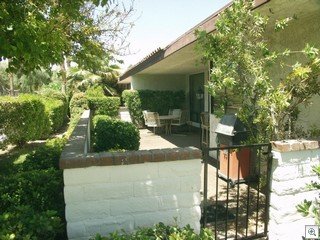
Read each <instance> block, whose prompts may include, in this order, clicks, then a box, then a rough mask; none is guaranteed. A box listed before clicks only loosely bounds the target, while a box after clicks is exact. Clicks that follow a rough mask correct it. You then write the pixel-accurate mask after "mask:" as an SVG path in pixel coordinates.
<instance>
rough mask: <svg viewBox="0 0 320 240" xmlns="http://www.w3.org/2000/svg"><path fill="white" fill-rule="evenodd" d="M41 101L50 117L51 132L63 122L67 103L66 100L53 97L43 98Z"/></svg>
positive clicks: (59, 127)
mask: <svg viewBox="0 0 320 240" xmlns="http://www.w3.org/2000/svg"><path fill="white" fill-rule="evenodd" d="M42 101H43V103H44V105H45V109H46V113H47V114H48V117H49V119H50V127H51V132H56V131H58V130H59V129H61V127H62V126H63V125H64V123H65V120H66V117H67V113H68V105H67V103H66V102H63V101H61V100H58V99H54V98H44V99H42Z"/></svg>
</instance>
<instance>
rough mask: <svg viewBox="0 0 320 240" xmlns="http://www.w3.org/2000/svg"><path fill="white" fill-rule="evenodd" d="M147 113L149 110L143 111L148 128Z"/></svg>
mask: <svg viewBox="0 0 320 240" xmlns="http://www.w3.org/2000/svg"><path fill="white" fill-rule="evenodd" d="M147 113H148V110H143V111H142V114H143V119H144V125H146V126H148V118H147Z"/></svg>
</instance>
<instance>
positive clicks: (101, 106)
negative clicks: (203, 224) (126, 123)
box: [88, 97, 120, 117]
mask: <svg viewBox="0 0 320 240" xmlns="http://www.w3.org/2000/svg"><path fill="white" fill-rule="evenodd" d="M88 105H89V108H90V110H92V111H93V115H108V116H110V117H117V116H118V112H119V106H120V98H119V97H88Z"/></svg>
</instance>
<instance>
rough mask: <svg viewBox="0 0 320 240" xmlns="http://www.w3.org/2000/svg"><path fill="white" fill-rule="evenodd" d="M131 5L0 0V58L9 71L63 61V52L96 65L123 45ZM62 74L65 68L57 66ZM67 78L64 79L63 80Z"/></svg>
mask: <svg viewBox="0 0 320 240" xmlns="http://www.w3.org/2000/svg"><path fill="white" fill-rule="evenodd" d="M132 11H133V7H132V5H130V6H129V7H125V6H124V5H121V4H119V3H118V2H117V0H84V1H82V0H75V1H67V0H60V1H56V0H48V1H42V0H32V1H29V0H17V1H12V0H3V1H1V3H0V16H1V18H0V31H1V33H2V34H1V35H0V57H1V59H2V60H3V59H8V60H9V66H8V71H9V72H12V73H18V72H22V73H24V74H26V73H30V72H31V71H33V70H34V69H40V68H42V67H43V68H51V66H52V64H58V65H62V66H63V68H62V70H63V69H66V68H65V65H64V64H63V63H64V62H65V59H66V57H71V58H70V60H72V61H74V62H76V63H77V64H78V65H79V66H86V69H89V70H96V69H98V68H99V66H100V65H101V64H102V63H103V61H105V60H107V61H108V62H110V61H114V60H118V59H116V56H118V55H121V53H123V51H125V49H126V47H127V46H128V45H127V43H126V36H127V35H128V34H129V32H130V30H131V27H132V24H131V22H129V20H128V19H129V18H130V14H131V13H132ZM61 74H62V78H63V76H64V74H65V71H62V73H61ZM64 80H66V79H64Z"/></svg>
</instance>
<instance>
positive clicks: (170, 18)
mask: <svg viewBox="0 0 320 240" xmlns="http://www.w3.org/2000/svg"><path fill="white" fill-rule="evenodd" d="M127 1H128V0H123V2H127ZM229 2H230V0H135V4H134V8H135V9H136V11H135V16H134V17H133V18H134V19H137V20H136V21H135V23H134V24H135V26H134V27H133V29H132V30H131V34H130V36H129V38H128V41H129V42H130V50H131V52H133V53H135V54H134V55H130V56H126V57H123V58H122V59H123V60H124V61H125V63H124V66H123V68H124V70H125V69H126V68H127V67H128V66H130V65H134V64H136V63H138V62H139V61H140V60H142V59H143V58H144V57H146V56H147V55H149V54H150V53H151V52H153V51H154V50H156V49H157V48H158V47H165V46H167V45H169V44H170V43H171V42H173V41H174V40H176V39H177V38H178V37H179V36H181V35H182V34H184V33H185V32H187V31H188V30H189V29H191V28H192V27H194V26H195V25H197V24H198V23H200V22H201V21H202V20H204V19H205V18H206V17H208V16H210V15H211V14H213V13H214V12H216V11H217V10H219V9H220V8H221V7H223V6H225V5H226V4H228V3H229Z"/></svg>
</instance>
